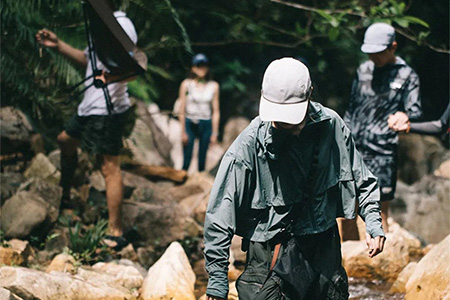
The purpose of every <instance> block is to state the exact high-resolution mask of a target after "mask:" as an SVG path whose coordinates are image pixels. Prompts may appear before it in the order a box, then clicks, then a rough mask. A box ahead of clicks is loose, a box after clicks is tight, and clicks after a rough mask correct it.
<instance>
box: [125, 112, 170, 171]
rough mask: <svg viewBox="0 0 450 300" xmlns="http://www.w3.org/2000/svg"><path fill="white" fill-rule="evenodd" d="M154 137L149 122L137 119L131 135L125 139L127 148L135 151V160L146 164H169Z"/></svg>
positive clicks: (133, 156)
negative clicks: (159, 150)
mask: <svg viewBox="0 0 450 300" xmlns="http://www.w3.org/2000/svg"><path fill="white" fill-rule="evenodd" d="M154 138H155V137H154V136H153V134H152V132H151V130H150V129H149V127H148V126H147V124H146V123H145V122H143V121H142V120H140V119H137V120H136V123H135V125H134V128H133V131H132V133H131V135H130V136H129V137H128V138H127V139H125V144H126V145H127V148H128V149H130V150H131V152H132V153H133V155H132V158H133V160H134V161H136V162H138V163H140V164H144V165H154V166H166V165H168V163H167V160H166V159H165V158H163V157H162V156H161V154H160V153H159V152H158V148H157V147H156V146H155V141H154ZM169 165H170V164H169Z"/></svg>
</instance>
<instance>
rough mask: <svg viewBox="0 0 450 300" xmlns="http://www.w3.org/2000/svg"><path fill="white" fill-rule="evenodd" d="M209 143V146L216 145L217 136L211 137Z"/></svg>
mask: <svg viewBox="0 0 450 300" xmlns="http://www.w3.org/2000/svg"><path fill="white" fill-rule="evenodd" d="M209 143H210V144H211V145H215V144H217V135H215V134H213V135H211V138H210V139H209Z"/></svg>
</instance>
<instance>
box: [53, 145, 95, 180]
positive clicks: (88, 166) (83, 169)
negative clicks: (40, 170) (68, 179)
mask: <svg viewBox="0 0 450 300" xmlns="http://www.w3.org/2000/svg"><path fill="white" fill-rule="evenodd" d="M77 151H78V165H77V168H76V170H75V174H74V175H73V179H72V184H73V186H76V187H77V186H80V185H82V184H84V183H86V182H87V174H88V172H89V171H91V170H93V165H92V162H91V159H90V158H89V155H88V154H87V153H86V152H82V151H81V149H80V148H78V150H77ZM48 159H49V160H50V162H51V163H52V164H53V165H54V166H55V167H56V169H57V170H58V171H61V151H60V150H59V149H56V150H54V151H52V152H51V153H50V154H49V155H48Z"/></svg>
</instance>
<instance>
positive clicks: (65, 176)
mask: <svg viewBox="0 0 450 300" xmlns="http://www.w3.org/2000/svg"><path fill="white" fill-rule="evenodd" d="M58 145H59V148H60V149H61V180H60V183H59V184H60V185H61V187H62V188H63V196H62V197H63V200H70V188H71V186H72V178H73V175H74V174H75V170H76V168H77V164H78V153H77V147H78V146H79V145H80V141H79V140H77V139H75V138H73V137H71V136H69V135H68V134H67V133H66V132H65V131H63V132H61V133H60V134H59V135H58Z"/></svg>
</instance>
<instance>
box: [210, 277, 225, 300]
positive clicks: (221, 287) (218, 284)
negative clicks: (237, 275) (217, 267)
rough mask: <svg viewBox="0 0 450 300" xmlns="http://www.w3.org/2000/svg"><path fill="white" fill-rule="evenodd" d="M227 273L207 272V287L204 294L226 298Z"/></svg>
mask: <svg viewBox="0 0 450 300" xmlns="http://www.w3.org/2000/svg"><path fill="white" fill-rule="evenodd" d="M228 289H229V286H228V274H227V272H222V271H214V272H211V273H209V280H208V287H207V289H206V294H207V295H208V296H215V297H219V298H223V299H226V298H227V295H228Z"/></svg>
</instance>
